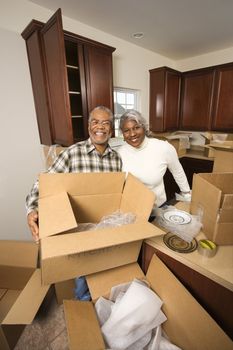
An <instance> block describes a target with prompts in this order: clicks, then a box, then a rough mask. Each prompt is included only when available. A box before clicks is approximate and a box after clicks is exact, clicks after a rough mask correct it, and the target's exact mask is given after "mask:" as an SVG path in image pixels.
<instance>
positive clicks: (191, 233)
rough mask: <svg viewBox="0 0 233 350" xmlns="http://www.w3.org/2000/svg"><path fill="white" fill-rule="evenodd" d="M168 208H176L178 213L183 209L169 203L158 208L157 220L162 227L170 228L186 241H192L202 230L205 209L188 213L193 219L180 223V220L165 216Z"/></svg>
mask: <svg viewBox="0 0 233 350" xmlns="http://www.w3.org/2000/svg"><path fill="white" fill-rule="evenodd" d="M168 210H174V211H177V214H179V213H180V212H181V211H180V210H179V209H177V208H176V207H174V206H172V205H169V206H164V207H162V208H157V209H156V214H155V215H156V218H155V222H156V223H157V224H158V225H159V226H160V227H162V228H165V229H166V230H168V232H171V233H174V234H176V235H177V236H178V237H180V238H181V239H183V240H184V241H186V242H188V243H190V242H191V241H192V240H193V238H194V237H195V236H196V235H197V234H198V233H199V232H200V229H201V227H202V222H201V221H202V215H203V211H202V209H201V208H200V210H199V213H198V215H191V214H189V213H187V214H188V215H189V216H190V218H191V220H190V222H188V223H185V224H183V223H182V224H180V223H179V222H177V223H175V222H170V221H168V220H166V219H165V218H164V214H165V212H166V211H168Z"/></svg>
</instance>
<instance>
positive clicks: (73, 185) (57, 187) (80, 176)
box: [39, 172, 125, 197]
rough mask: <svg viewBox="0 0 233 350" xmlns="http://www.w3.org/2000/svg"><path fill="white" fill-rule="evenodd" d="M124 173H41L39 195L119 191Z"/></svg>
mask: <svg viewBox="0 0 233 350" xmlns="http://www.w3.org/2000/svg"><path fill="white" fill-rule="evenodd" d="M124 182H125V173H123V172H111V173H67V174H64V173H62V174H48V173H45V174H41V175H40V177H39V189H40V197H45V196H53V195H55V194H58V193H60V192H68V193H69V194H70V195H76V196H82V195H88V194H89V195H91V194H101V193H103V194H104V193H121V192H122V189H123V186H124Z"/></svg>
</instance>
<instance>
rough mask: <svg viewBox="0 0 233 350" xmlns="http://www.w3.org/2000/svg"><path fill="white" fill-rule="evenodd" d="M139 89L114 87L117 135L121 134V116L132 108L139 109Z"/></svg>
mask: <svg viewBox="0 0 233 350" xmlns="http://www.w3.org/2000/svg"><path fill="white" fill-rule="evenodd" d="M138 102H139V91H138V90H132V89H125V88H117V87H115V88H114V110H115V115H114V117H115V136H116V137H118V136H121V132H120V130H119V122H120V117H121V115H122V114H123V113H125V112H126V111H127V110H130V109H136V110H138Z"/></svg>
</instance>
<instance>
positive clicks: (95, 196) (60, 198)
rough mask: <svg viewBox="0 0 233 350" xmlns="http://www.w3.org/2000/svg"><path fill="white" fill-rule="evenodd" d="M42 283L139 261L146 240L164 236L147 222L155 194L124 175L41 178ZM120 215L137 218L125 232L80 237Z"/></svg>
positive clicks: (102, 231) (113, 230)
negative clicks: (82, 227)
mask: <svg viewBox="0 0 233 350" xmlns="http://www.w3.org/2000/svg"><path fill="white" fill-rule="evenodd" d="M39 188H40V198H39V213H40V215H39V227H40V239H41V242H40V244H41V268H42V281H43V283H44V284H51V283H56V282H61V281H65V280H70V279H72V278H75V277H77V276H82V275H85V276H86V275H88V274H90V273H94V272H98V271H102V270H106V269H111V268H113V267H116V266H121V265H125V264H128V263H131V262H132V261H135V260H137V257H138V255H139V251H140V247H141V244H142V241H143V240H144V239H146V238H149V237H153V236H156V235H160V234H162V233H163V231H161V230H160V229H159V228H157V227H155V226H154V225H152V224H151V223H149V222H148V218H149V216H150V213H151V210H152V207H153V204H154V200H155V197H154V193H153V192H152V191H150V190H149V189H148V188H147V187H146V186H144V185H143V184H142V183H141V182H140V181H139V180H137V179H136V178H135V177H134V176H133V175H131V174H128V176H127V178H126V174H125V173H121V172H119V173H85V174H84V173H77V174H74V173H69V174H41V175H40V179H39ZM117 210H120V211H122V212H123V213H132V214H134V215H136V221H135V222H134V223H132V224H127V225H123V226H121V227H113V228H112V227H111V228H103V229H97V230H90V231H84V232H82V231H81V232H79V231H78V225H79V224H83V223H97V222H99V221H100V220H101V218H102V217H103V216H106V215H109V214H112V213H114V212H116V211H117Z"/></svg>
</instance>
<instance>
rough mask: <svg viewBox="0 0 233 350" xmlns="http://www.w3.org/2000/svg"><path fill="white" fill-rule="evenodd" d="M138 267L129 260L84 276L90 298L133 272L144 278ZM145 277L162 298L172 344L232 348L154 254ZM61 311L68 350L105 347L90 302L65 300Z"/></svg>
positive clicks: (189, 348) (187, 349) (189, 349)
mask: <svg viewBox="0 0 233 350" xmlns="http://www.w3.org/2000/svg"><path fill="white" fill-rule="evenodd" d="M119 270H120V271H119ZM139 270H140V268H139V266H138V264H137V263H132V264H128V265H126V266H121V267H120V268H114V269H112V270H108V271H102V272H100V273H96V274H93V275H90V276H87V282H88V285H89V289H90V292H91V295H92V296H94V298H93V299H94V300H95V299H96V298H97V299H98V298H99V297H100V296H105V297H108V296H109V293H110V290H111V287H112V286H114V285H116V284H119V283H125V282H126V281H127V280H128V282H129V281H132V280H133V279H134V278H135V277H137V278H138V276H135V273H136V275H139V274H141V276H143V277H144V278H145V276H144V274H143V272H142V271H141V272H139ZM126 276H127V277H126ZM146 280H147V281H148V283H149V284H150V286H151V289H152V290H153V291H154V292H155V293H156V294H157V295H158V297H159V298H160V299H161V300H162V301H163V306H162V311H163V312H164V314H165V315H166V317H167V321H166V322H164V323H163V330H164V331H165V333H166V334H167V336H168V338H169V340H170V341H171V342H172V343H173V344H175V345H177V346H178V347H180V348H181V349H182V350H196V349H205V350H219V349H224V350H230V349H232V341H231V340H230V338H229V337H228V336H227V335H226V334H225V333H224V332H223V330H222V329H221V328H220V327H219V326H218V325H217V324H216V322H215V321H214V320H213V319H212V318H211V317H210V316H209V315H208V313H207V312H206V311H205V310H204V309H203V308H202V307H201V306H200V305H199V304H198V302H197V301H196V300H195V299H194V298H193V297H192V296H191V294H190V293H189V292H188V291H187V290H186V289H185V287H184V286H183V285H182V284H181V283H180V282H179V281H178V280H177V279H176V277H175V276H174V275H173V274H172V273H171V272H170V270H169V269H168V268H167V267H166V266H165V265H164V264H163V263H162V262H161V261H160V259H159V258H158V257H156V256H155V255H154V256H153V258H152V260H151V263H150V266H149V269H148V272H147V275H146ZM64 310H65V318H66V325H67V330H68V337H69V346H70V350H84V349H88V350H97V349H106V347H105V344H104V340H103V337H102V334H101V331H100V326H99V324H98V321H97V317H96V313H95V310H94V306H93V303H92V302H82V301H73V300H65V301H64Z"/></svg>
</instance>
